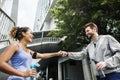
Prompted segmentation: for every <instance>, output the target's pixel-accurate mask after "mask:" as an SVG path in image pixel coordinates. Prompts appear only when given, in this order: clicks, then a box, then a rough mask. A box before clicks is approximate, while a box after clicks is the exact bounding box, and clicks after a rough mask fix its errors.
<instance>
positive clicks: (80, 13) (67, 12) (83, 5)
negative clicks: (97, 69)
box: [50, 0, 120, 50]
mask: <svg viewBox="0 0 120 80" xmlns="http://www.w3.org/2000/svg"><path fill="white" fill-rule="evenodd" d="M51 12H52V17H53V18H54V19H55V20H56V21H55V23H56V26H57V29H58V31H54V32H51V33H50V34H52V35H53V36H55V37H62V36H67V39H66V40H65V41H64V42H63V47H64V49H65V50H73V49H75V48H78V47H82V46H83V45H85V44H87V43H88V39H87V38H86V37H85V33H84V29H83V26H84V24H86V23H87V22H95V23H96V24H97V25H98V28H99V34H111V35H113V36H114V37H115V38H116V39H117V40H118V41H119V42H120V40H119V39H120V15H119V14H120V0H74V1H73V0H58V1H57V3H56V5H55V7H54V8H52V9H51Z"/></svg>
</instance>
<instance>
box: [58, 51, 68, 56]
mask: <svg viewBox="0 0 120 80" xmlns="http://www.w3.org/2000/svg"><path fill="white" fill-rule="evenodd" d="M58 54H59V55H60V56H63V57H65V56H68V52H66V51H59V52H58Z"/></svg>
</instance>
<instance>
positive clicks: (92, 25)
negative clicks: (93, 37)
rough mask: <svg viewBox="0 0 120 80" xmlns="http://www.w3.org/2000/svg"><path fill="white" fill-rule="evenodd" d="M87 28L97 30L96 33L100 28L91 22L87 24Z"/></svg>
mask: <svg viewBox="0 0 120 80" xmlns="http://www.w3.org/2000/svg"><path fill="white" fill-rule="evenodd" d="M87 27H90V28H91V29H93V28H96V31H97V32H98V27H97V25H96V24H95V23H93V22H89V23H87V24H85V26H84V28H87Z"/></svg>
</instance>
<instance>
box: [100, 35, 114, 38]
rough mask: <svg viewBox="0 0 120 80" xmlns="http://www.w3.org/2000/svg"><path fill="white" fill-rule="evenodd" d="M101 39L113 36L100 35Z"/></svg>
mask: <svg viewBox="0 0 120 80" xmlns="http://www.w3.org/2000/svg"><path fill="white" fill-rule="evenodd" d="M100 37H103V38H111V37H112V36H111V35H109V34H108V35H100Z"/></svg>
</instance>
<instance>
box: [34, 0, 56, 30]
mask: <svg viewBox="0 0 120 80" xmlns="http://www.w3.org/2000/svg"><path fill="white" fill-rule="evenodd" d="M55 2H56V0H39V2H38V6H37V11H36V18H35V23H34V31H35V32H38V31H49V30H53V29H55V24H54V20H53V19H52V18H51V13H50V11H49V10H50V8H51V7H53V6H54V4H55Z"/></svg>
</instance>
